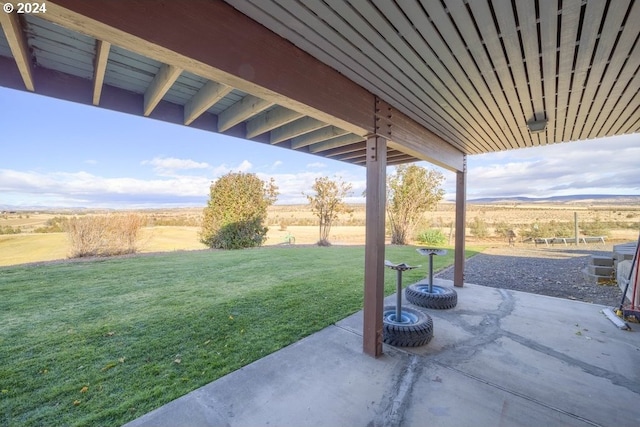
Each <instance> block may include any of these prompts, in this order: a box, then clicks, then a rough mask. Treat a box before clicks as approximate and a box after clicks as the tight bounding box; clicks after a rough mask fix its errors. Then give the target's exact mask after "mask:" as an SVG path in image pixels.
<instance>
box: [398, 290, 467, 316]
mask: <svg viewBox="0 0 640 427" xmlns="http://www.w3.org/2000/svg"><path fill="white" fill-rule="evenodd" d="M404 295H405V297H406V298H407V301H409V302H410V303H411V304H415V305H417V306H420V307H425V308H436V309H438V310H446V309H449V308H453V307H455V306H456V305H458V294H457V293H456V291H455V290H453V289H451V288H445V287H443V286H435V285H434V286H433V292H429V285H425V284H413V285H409V286H407V288H406V289H405V291H404Z"/></svg>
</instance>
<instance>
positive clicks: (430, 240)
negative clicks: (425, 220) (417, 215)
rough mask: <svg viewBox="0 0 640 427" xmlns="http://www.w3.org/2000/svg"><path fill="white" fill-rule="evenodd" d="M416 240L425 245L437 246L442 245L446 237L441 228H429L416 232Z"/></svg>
mask: <svg viewBox="0 0 640 427" xmlns="http://www.w3.org/2000/svg"><path fill="white" fill-rule="evenodd" d="M416 240H418V242H420V243H422V244H425V245H434V246H439V245H444V243H445V242H446V241H447V238H446V236H445V235H444V234H443V233H442V231H441V230H439V229H437V228H431V229H429V230H425V231H423V232H422V233H420V234H418V237H417V239H416Z"/></svg>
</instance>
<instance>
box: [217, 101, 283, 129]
mask: <svg viewBox="0 0 640 427" xmlns="http://www.w3.org/2000/svg"><path fill="white" fill-rule="evenodd" d="M272 105H273V102H269V101H267V100H265V99H261V98H258V97H256V96H253V95H247V96H245V97H244V98H242V99H241V100H240V101H238V102H236V103H235V104H233V105H232V106H230V107H229V108H227V109H226V110H224V111H223V112H222V113H220V114H218V132H224V131H225V130H227V129H230V128H232V127H234V126H235V125H237V124H238V123H240V122H243V121H245V120H247V119H248V118H250V117H253V116H255V115H256V114H259V113H260V112H262V111H264V110H266V109H267V108H269V107H271V106H272Z"/></svg>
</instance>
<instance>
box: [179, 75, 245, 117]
mask: <svg viewBox="0 0 640 427" xmlns="http://www.w3.org/2000/svg"><path fill="white" fill-rule="evenodd" d="M232 90H233V88H232V87H230V86H225V85H223V84H220V83H216V82H211V81H210V82H207V84H205V85H204V86H203V87H202V89H200V90H199V91H198V93H196V94H195V96H194V97H193V98H191V100H189V102H187V103H186V105H185V106H184V124H185V125H189V124H191V122H193V121H194V120H195V119H197V118H198V116H200V115H201V114H202V113H204V112H205V111H207V110H208V109H209V108H211V107H212V106H213V105H214V104H215V103H216V102H218V101H220V100H221V99H222V98H224V97H225V96H226V95H227V94H228V93H229V92H231V91H232Z"/></svg>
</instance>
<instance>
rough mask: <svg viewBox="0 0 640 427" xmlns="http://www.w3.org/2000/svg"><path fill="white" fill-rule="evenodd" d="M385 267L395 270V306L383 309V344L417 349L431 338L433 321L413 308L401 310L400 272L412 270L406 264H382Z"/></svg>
mask: <svg viewBox="0 0 640 427" xmlns="http://www.w3.org/2000/svg"><path fill="white" fill-rule="evenodd" d="M384 265H385V267H388V268H390V269H392V270H395V271H396V273H397V281H396V288H397V289H396V291H397V292H396V306H395V307H394V306H385V307H384V309H383V319H382V326H383V328H382V331H383V341H384V343H385V344H389V345H393V346H396V347H419V346H421V345H425V344H427V343H428V342H429V341H431V338H433V320H432V319H431V317H430V316H429V315H428V314H426V313H424V312H422V311H420V310H416V309H413V308H406V307H405V308H404V309H403V308H402V272H403V271H406V270H412V269H414V268H417V267H411V266H409V265H407V264H404V263H403V264H393V263H391V262H390V261H385V262H384Z"/></svg>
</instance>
